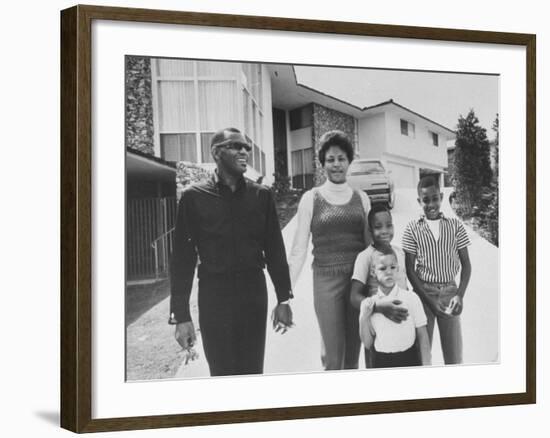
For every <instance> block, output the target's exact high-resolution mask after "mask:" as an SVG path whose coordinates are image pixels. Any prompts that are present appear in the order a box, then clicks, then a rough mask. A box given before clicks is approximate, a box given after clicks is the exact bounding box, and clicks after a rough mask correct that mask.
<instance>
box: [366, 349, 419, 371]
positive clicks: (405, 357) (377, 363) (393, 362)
mask: <svg viewBox="0 0 550 438" xmlns="http://www.w3.org/2000/svg"><path fill="white" fill-rule="evenodd" d="M373 350H374V349H373ZM419 365H422V363H421V362H420V356H419V354H418V348H417V347H416V345H413V346H412V347H411V348H409V349H408V350H405V351H400V352H398V353H382V352H380V351H376V352H375V354H374V368H394V367H415V366H419Z"/></svg>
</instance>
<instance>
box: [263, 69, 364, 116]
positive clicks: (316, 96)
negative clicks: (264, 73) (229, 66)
mask: <svg viewBox="0 0 550 438" xmlns="http://www.w3.org/2000/svg"><path fill="white" fill-rule="evenodd" d="M268 70H269V73H270V76H271V95H272V105H273V107H274V108H279V109H282V110H293V109H295V108H300V107H302V106H304V105H308V104H310V103H317V104H319V105H322V106H325V107H327V108H331V109H334V110H336V111H340V112H341V113H344V114H349V115H350V116H353V117H355V118H361V108H359V107H357V106H355V105H352V104H350V103H348V102H345V101H343V100H340V99H337V98H335V97H333V96H330V95H328V94H325V93H323V92H321V91H319V90H315V89H314V88H310V87H308V86H307V85H304V84H300V83H299V82H298V80H297V78H296V73H295V71H294V67H293V66H292V65H286V64H271V65H269V66H268Z"/></svg>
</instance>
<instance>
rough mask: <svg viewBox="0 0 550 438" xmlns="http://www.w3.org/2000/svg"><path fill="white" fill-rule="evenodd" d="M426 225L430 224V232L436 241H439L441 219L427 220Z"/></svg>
mask: <svg viewBox="0 0 550 438" xmlns="http://www.w3.org/2000/svg"><path fill="white" fill-rule="evenodd" d="M426 223H427V224H428V227H430V231H431V232H432V235H433V236H434V239H435V240H436V241H437V240H439V224H440V223H441V219H436V220H430V219H426Z"/></svg>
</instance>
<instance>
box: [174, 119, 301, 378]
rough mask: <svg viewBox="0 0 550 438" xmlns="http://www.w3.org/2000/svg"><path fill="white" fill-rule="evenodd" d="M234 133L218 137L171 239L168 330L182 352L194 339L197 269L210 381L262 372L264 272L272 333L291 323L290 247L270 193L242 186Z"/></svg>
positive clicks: (242, 163)
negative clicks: (209, 170)
mask: <svg viewBox="0 0 550 438" xmlns="http://www.w3.org/2000/svg"><path fill="white" fill-rule="evenodd" d="M250 149H251V148H250V145H249V144H248V142H247V140H246V138H245V137H244V135H243V134H242V133H241V132H240V131H239V130H237V129H235V128H226V129H222V130H220V131H218V132H216V133H215V134H214V136H213V138H212V141H211V153H212V156H213V157H214V161H215V162H216V170H215V172H214V174H213V175H212V177H211V178H210V179H209V180H208V181H206V182H204V183H197V184H193V185H191V186H190V187H189V188H187V189H186V190H184V192H183V194H182V196H181V199H180V202H179V206H178V216H177V221H176V229H175V234H174V250H173V257H172V266H171V300H170V308H171V309H170V312H171V314H170V323H171V324H175V325H176V330H175V337H176V340H177V341H178V343H179V344H180V345H181V346H182V348H183V349H189V348H191V347H192V346H193V344H194V342H195V340H196V335H195V328H194V325H193V322H192V321H191V316H190V312H189V296H190V294H191V288H192V284H193V276H194V273H195V266H196V265H197V260H200V261H199V263H198V277H199V296H198V301H199V325H200V330H201V334H202V340H203V347H204V352H205V355H206V359H207V361H208V366H209V368H210V374H211V375H212V376H221V375H237V374H261V373H263V365H264V351H265V335H266V322H267V321H266V320H267V288H266V283H265V276H264V267H266V266H267V270H268V272H269V275H270V277H271V279H272V281H273V284H274V286H275V292H276V294H277V301H278V304H277V306H276V307H275V309H274V310H273V313H272V319H273V327H274V328H275V330H276V331H281V332H282V333H284V332H286V330H287V329H288V328H290V327H291V326H292V324H293V322H292V311H291V309H290V305H289V304H288V301H289V299H290V298H291V297H292V294H291V291H290V278H289V272H288V264H287V260H286V254H285V248H284V244H283V238H282V234H281V230H280V228H279V221H278V219H277V212H276V209H275V203H274V201H273V198H272V196H271V192H270V190H269V189H268V188H266V187H264V186H261V185H259V184H256V183H254V182H251V181H248V180H245V178H244V176H243V175H244V173H245V172H246V169H247V162H248V154H249V152H250Z"/></svg>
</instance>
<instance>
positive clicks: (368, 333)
mask: <svg viewBox="0 0 550 438" xmlns="http://www.w3.org/2000/svg"><path fill="white" fill-rule="evenodd" d="M372 265H373V269H374V275H375V276H376V279H377V280H378V292H377V294H376V296H375V299H376V302H380V301H383V300H391V301H394V300H399V301H401V303H402V304H401V305H402V306H404V307H406V308H407V310H408V312H409V315H408V317H407V319H405V320H404V321H402V322H400V323H396V322H393V321H392V320H390V319H389V318H387V317H385V316H384V315H383V314H381V313H373V312H372V306H369V305H368V300H364V301H363V302H362V303H361V304H363V303H365V305H361V314H360V317H359V326H360V334H361V341H362V342H363V344H364V346H365V348H369V349H370V348H371V347H372V346H373V345H374V350H375V351H376V353H375V355H374V368H388V367H403V366H417V365H431V349H430V342H429V338H428V331H427V329H426V323H427V320H426V314H425V313H424V308H423V306H422V302H421V301H420V298H418V295H416V294H415V293H414V292H412V291H408V290H404V289H402V288H400V287H399V286H398V285H397V283H396V274H397V273H398V271H399V266H398V263H397V256H396V254H395V252H394V250H393V249H392V248H391V246H387V247H385V248H382V249H381V250H377V251H376V252H375V253H374V254H373V263H372Z"/></svg>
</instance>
